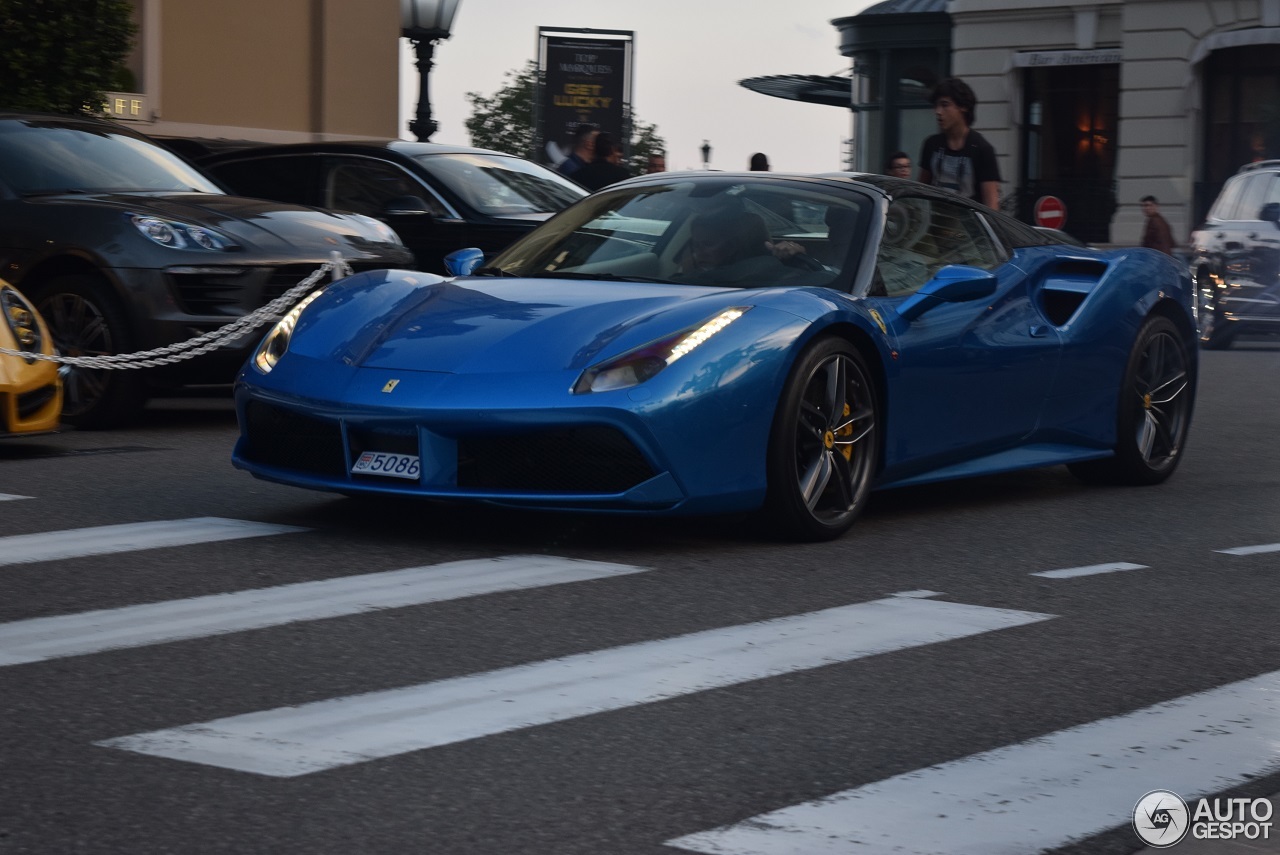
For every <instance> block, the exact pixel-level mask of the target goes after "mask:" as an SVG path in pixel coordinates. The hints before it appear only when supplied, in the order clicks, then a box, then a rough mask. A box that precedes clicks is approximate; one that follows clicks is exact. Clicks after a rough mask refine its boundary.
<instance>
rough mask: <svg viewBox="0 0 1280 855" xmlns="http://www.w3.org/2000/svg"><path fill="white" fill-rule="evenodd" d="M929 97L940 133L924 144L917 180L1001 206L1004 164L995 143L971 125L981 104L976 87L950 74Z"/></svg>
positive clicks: (995, 206)
mask: <svg viewBox="0 0 1280 855" xmlns="http://www.w3.org/2000/svg"><path fill="white" fill-rule="evenodd" d="M929 101H930V102H931V103H932V104H933V115H934V116H935V117H936V118H937V120H938V131H939V133H936V134H934V135H933V136H931V137H929V138H928V139H926V140H925V141H924V145H923V146H921V148H920V172H919V175H918V177H917V180H918V181H919V182H920V183H921V184H932V185H933V186H934V187H945V188H946V189H948V190H952V191H954V192H956V193H959V194H960V195H961V196H967V197H968V198H970V199H973V200H975V201H977V202H981V203H982V204H984V205H986V206H987V207H988V208H999V207H1000V166H999V164H997V163H996V150H995V149H994V148H992V147H991V143H989V142H987V140H986V138H985V137H983V136H982V134H980V133H978V132H977V131H975V130H973V128H972V127H971V126H972V125H973V120H974V115H975V112H974V111H975V109H976V108H977V106H978V99H977V97H976V96H975V95H974V94H973V90H972V89H970V88H969V84H967V83H965V82H964V81H963V80H961V79H959V78H958V77H948V78H947V79H946V80H943V81H941V82H940V83H939V84H938V85H937V86H935V87H934V89H933V93H932V94H931V95H930V98H929Z"/></svg>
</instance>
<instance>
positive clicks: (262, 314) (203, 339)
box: [0, 252, 353, 369]
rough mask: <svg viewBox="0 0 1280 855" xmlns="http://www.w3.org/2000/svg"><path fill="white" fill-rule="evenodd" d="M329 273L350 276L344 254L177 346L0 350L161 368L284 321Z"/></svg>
mask: <svg viewBox="0 0 1280 855" xmlns="http://www.w3.org/2000/svg"><path fill="white" fill-rule="evenodd" d="M328 273H332V274H333V279H334V281H337V280H338V279H341V278H343V277H344V276H350V275H351V274H352V273H353V271H352V269H351V265H350V264H348V263H347V262H346V260H345V259H343V257H342V255H341V254H340V253H337V252H334V253H333V254H332V260H331V261H326V262H325V263H324V264H322V265H320V267H318V268H317V269H316V271H315V272H314V273H312V274H311V275H310V276H308V277H307V278H306V279H304V280H302V281H301V282H299V283H298V284H297V285H295V286H293V287H292V288H290V289H289V290H288V291H286V292H285V293H283V294H281V295H280V296H279V297H277V298H275V299H274V300H272V301H271V302H270V303H267V304H266V305H264V306H263V307H262V308H260V309H258V310H256V311H254V312H251V313H249V314H247V315H245V316H243V317H241V318H237V319H236V320H234V321H232V322H231V323H229V324H227V325H226V326H224V327H219V328H218V329H216V330H210V331H209V332H207V333H204V334H202V335H198V336H196V337H195V338H192V339H188V340H186V341H180V342H178V343H176V344H169V345H165V346H164V347H157V348H155V349H154V350H141V351H138V352H137V353H117V354H112V355H110V356H57V355H54V356H50V355H49V354H45V353H27V352H26V351H22V350H10V349H9V348H7V347H0V354H3V355H6V356H21V357H23V358H24V359H38V360H41V361H44V362H56V363H58V364H59V365H75V366H80V367H82V368H115V369H121V368H154V367H155V366H157V365H169V364H172V363H174V362H181V361H183V360H185V359H191V358H192V357H196V356H200V355H202V354H205V353H209V352H210V351H213V350H217V349H218V348H219V347H222V346H223V345H224V344H230V343H231V342H233V341H236V340H237V339H239V338H241V337H242V336H245V335H247V334H249V333H250V332H252V331H253V330H254V329H256V328H258V327H260V326H262V325H263V324H265V323H268V322H269V321H278V320H280V318H281V317H283V316H284V313H285V312H286V310H288V308H289V307H290V306H292V305H293V304H294V303H296V302H298V300H299V299H301V298H302V296H303V295H304V294H307V293H309V292H310V291H311V290H312V287H313V286H314V285H315V284H316V283H317V282H319V281H320V280H321V279H322V278H323V277H324V276H325V274H328Z"/></svg>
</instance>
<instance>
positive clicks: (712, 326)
mask: <svg viewBox="0 0 1280 855" xmlns="http://www.w3.org/2000/svg"><path fill="white" fill-rule="evenodd" d="M749 308H750V306H738V307H735V308H732V309H725V310H724V311H723V312H721V313H720V314H718V315H716V316H715V317H714V318H711V319H710V320H708V321H707V322H706V323H703V324H700V325H699V326H696V327H691V328H689V329H686V330H682V331H680V332H678V333H676V334H675V335H671V336H667V337H666V338H663V339H659V340H657V341H654V342H650V343H649V344H646V345H642V346H640V347H637V348H636V349H635V350H630V351H628V352H626V353H624V354H622V355H621V356H616V357H614V358H613V359H610V360H609V361H608V362H602V363H600V364H599V365H593V366H592V367H590V368H588V369H587V370H586V371H584V372H582V376H581V377H579V378H578V382H576V383H574V384H573V393H574V394H575V395H583V394H586V393H587V392H609V391H612V390H614V389H626V388H627V387H628V386H637V385H639V384H641V383H643V382H644V381H646V380H648V379H649V378H650V377H653V376H654V375H655V374H657V373H658V372H659V371H661V370H662V369H664V368H666V367H667V366H668V365H670V364H671V363H673V362H675V361H676V360H677V359H679V358H681V357H682V356H685V355H687V354H688V353H689V352H690V351H691V350H693V349H694V348H696V347H697V346H698V345H700V344H702V343H703V342H705V341H706V340H707V339H709V338H711V337H712V336H713V335H715V334H716V333H718V332H720V331H721V330H722V329H724V328H725V327H727V326H729V324H731V323H733V322H734V321H736V320H737V319H738V318H740V317H742V315H743V313H745V312H746V311H747V309H749Z"/></svg>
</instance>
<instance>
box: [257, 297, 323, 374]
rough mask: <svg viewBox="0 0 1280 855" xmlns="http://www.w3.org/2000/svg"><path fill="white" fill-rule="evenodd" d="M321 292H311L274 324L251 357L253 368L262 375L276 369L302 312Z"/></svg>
mask: <svg viewBox="0 0 1280 855" xmlns="http://www.w3.org/2000/svg"><path fill="white" fill-rule="evenodd" d="M323 292H324V289H323V288H321V289H319V290H317V291H312V292H311V293H310V294H308V295H307V296H305V297H303V298H302V299H301V300H300V301H298V305H296V306H294V307H293V308H292V309H290V310H289V314H287V315H285V316H284V317H283V318H281V319H280V320H279V321H277V322H276V325H275V326H274V327H272V328H271V332H269V333H267V336H266V338H264V339H263V340H262V344H260V345H258V350H257V352H256V353H254V355H253V365H254V367H255V368H257V369H258V370H259V371H261V372H262V373H263V374H270V373H271V369H272V368H275V367H276V363H277V362H279V361H280V357H282V356H284V355H285V352H286V351H288V349H289V340H290V339H292V338H293V328H294V326H296V325H297V323H298V318H300V317H301V316H302V312H303V310H304V309H306V308H307V306H310V305H311V303H312V301H313V300H315V298H316V297H319V296H320V295H321V294H322V293H323Z"/></svg>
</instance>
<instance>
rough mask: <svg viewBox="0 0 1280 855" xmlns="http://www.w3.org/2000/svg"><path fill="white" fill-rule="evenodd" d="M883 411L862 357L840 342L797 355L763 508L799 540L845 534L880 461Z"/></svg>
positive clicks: (773, 439)
mask: <svg viewBox="0 0 1280 855" xmlns="http://www.w3.org/2000/svg"><path fill="white" fill-rule="evenodd" d="M879 424H880V413H879V409H878V405H877V402H876V398H875V387H874V385H873V384H872V382H871V374H870V372H869V371H868V370H867V366H866V362H865V361H864V360H863V358H862V356H861V354H859V353H858V351H857V349H856V348H854V347H853V346H852V345H851V344H849V343H848V342H847V341H844V340H843V339H838V338H826V339H821V340H819V341H818V342H816V343H815V344H814V345H812V346H811V347H810V348H809V349H808V350H806V351H805V352H804V354H802V355H801V357H800V359H799V361H798V362H797V363H796V365H795V368H794V369H793V370H792V372H791V376H790V378H789V379H788V380H787V385H786V387H785V389H784V390H783V394H782V399H781V400H780V401H779V403H778V409H777V412H776V414H775V415H774V420H773V429H772V431H771V433H770V439H769V450H768V460H767V467H768V468H767V471H768V478H769V493H768V499H767V502H766V510H767V512H768V513H769V515H770V518H771V521H772V522H773V523H774V524H775V525H776V526H778V527H779V528H780V530H781V532H782V533H783V534H784V535H786V536H788V537H791V538H794V539H797V540H828V539H831V538H834V537H839V536H840V535H841V534H843V533H844V532H846V531H847V530H848V529H849V527H850V526H851V525H853V522H854V520H855V519H857V517H858V514H859V513H861V512H862V509H863V507H864V506H865V505H866V503H867V497H868V496H869V495H870V493H871V487H872V483H873V481H874V479H875V473H876V468H877V466H878V464H879V460H880V437H879Z"/></svg>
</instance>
